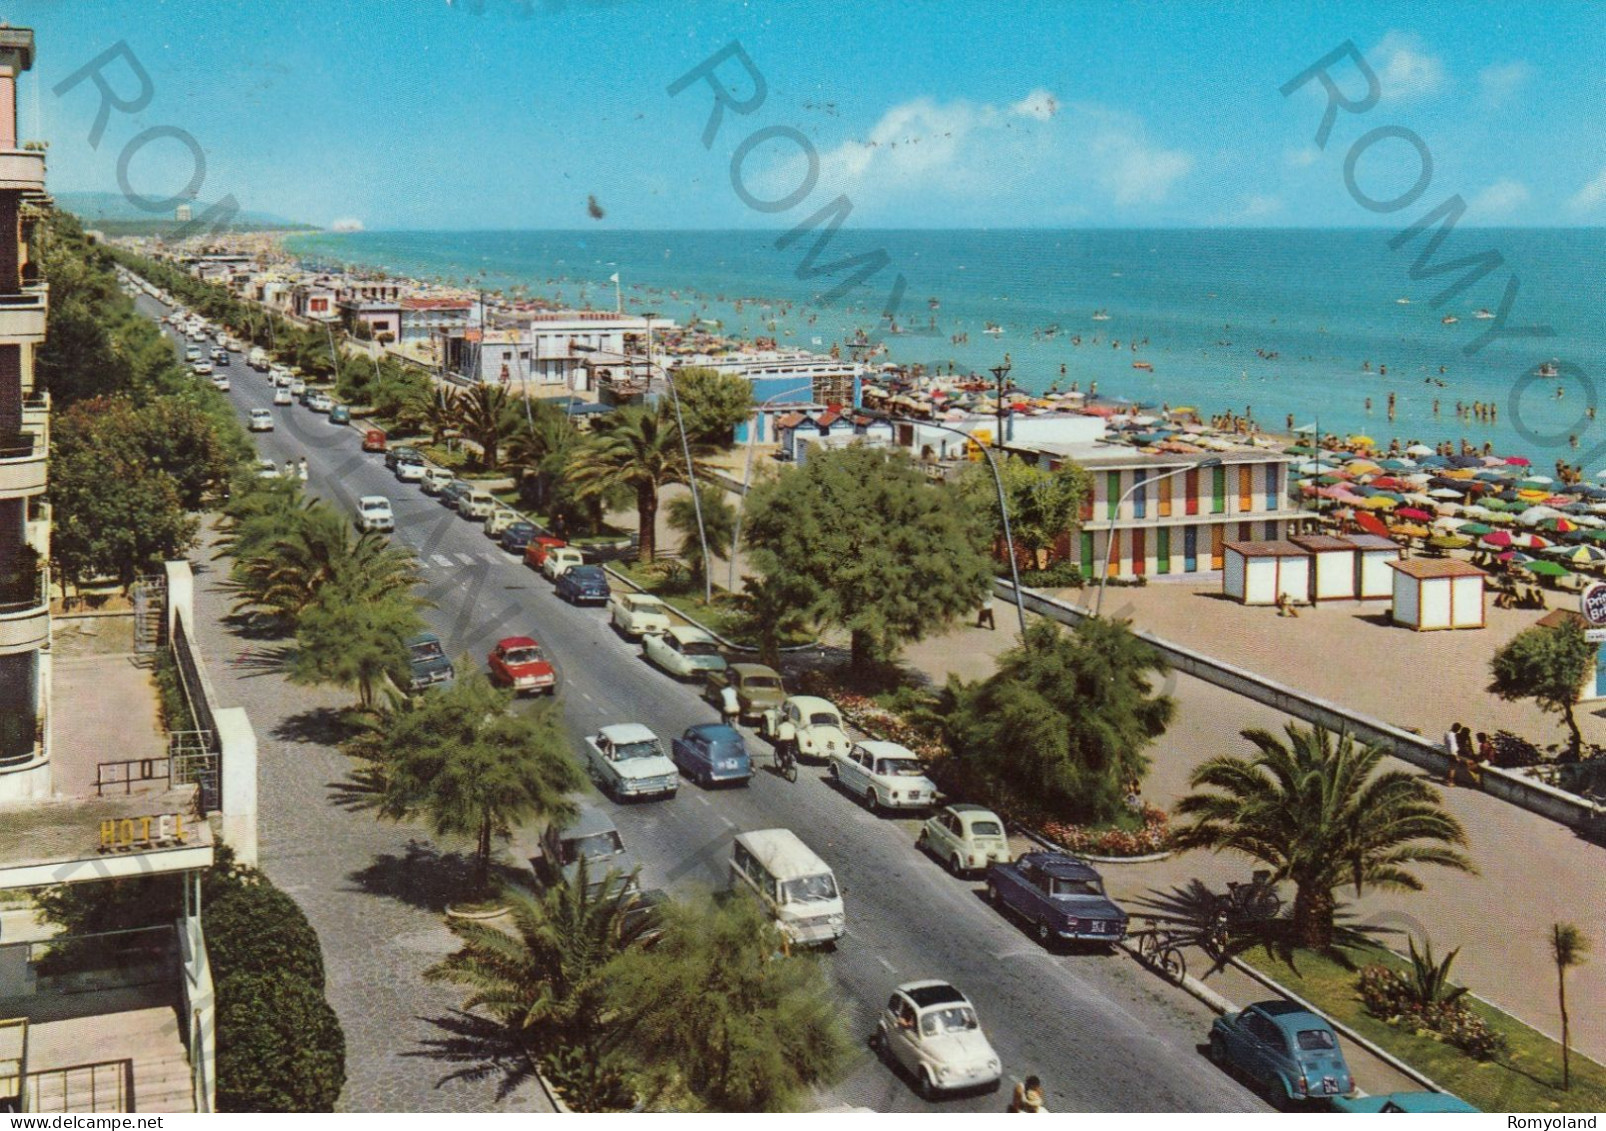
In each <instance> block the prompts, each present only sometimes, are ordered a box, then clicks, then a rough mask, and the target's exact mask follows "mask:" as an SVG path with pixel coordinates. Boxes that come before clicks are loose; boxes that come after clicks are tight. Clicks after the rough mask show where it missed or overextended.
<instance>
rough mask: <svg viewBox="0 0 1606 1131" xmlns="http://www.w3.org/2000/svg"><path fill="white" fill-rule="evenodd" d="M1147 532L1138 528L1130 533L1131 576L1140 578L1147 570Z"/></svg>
mask: <svg viewBox="0 0 1606 1131" xmlns="http://www.w3.org/2000/svg"><path fill="white" fill-rule="evenodd" d="M1147 533H1148V532H1147V531H1145V530H1144V529H1143V527H1141V526H1140V527H1138V528H1137V529H1136V530H1134V531H1132V574H1133V576H1134V577H1142V576H1143V575H1144V574H1145V573H1146V572H1148V568H1149V550H1148V546H1147V537H1146V535H1147Z"/></svg>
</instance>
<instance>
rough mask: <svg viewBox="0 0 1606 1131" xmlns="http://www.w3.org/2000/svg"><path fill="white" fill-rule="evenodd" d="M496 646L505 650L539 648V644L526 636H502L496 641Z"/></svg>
mask: <svg viewBox="0 0 1606 1131" xmlns="http://www.w3.org/2000/svg"><path fill="white" fill-rule="evenodd" d="M496 646H497V647H498V648H500V649H502V651H504V652H506V651H508V650H509V649H511V648H539V647H540V645H539V644H537V643H536V642H535V641H534V640H532V639H530V638H529V637H528V636H504V637H502V639H500V640H498V641H497V642H496Z"/></svg>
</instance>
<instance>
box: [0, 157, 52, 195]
mask: <svg viewBox="0 0 1606 1131" xmlns="http://www.w3.org/2000/svg"><path fill="white" fill-rule="evenodd" d="M44 190H45V155H44V154H43V153H42V152H40V151H38V150H34V149H0V192H35V193H37V192H44Z"/></svg>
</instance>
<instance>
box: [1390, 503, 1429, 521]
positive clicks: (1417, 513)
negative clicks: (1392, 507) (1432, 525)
mask: <svg viewBox="0 0 1606 1131" xmlns="http://www.w3.org/2000/svg"><path fill="white" fill-rule="evenodd" d="M1394 516H1395V517H1396V518H1405V519H1410V520H1411V521H1412V522H1432V521H1433V516H1432V515H1431V514H1429V513H1428V512H1427V511H1424V510H1418V509H1417V508H1416V507H1401V508H1400V509H1399V510H1397V511H1395V512H1394Z"/></svg>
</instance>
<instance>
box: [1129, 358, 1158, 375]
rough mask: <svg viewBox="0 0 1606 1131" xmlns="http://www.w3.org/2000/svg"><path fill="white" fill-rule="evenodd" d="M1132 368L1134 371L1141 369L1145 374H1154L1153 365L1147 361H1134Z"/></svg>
mask: <svg viewBox="0 0 1606 1131" xmlns="http://www.w3.org/2000/svg"><path fill="white" fill-rule="evenodd" d="M1132 368H1133V369H1141V370H1143V371H1144V372H1145V373H1153V372H1154V366H1153V365H1152V364H1151V363H1149V362H1147V361H1134V362H1133V363H1132Z"/></svg>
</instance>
